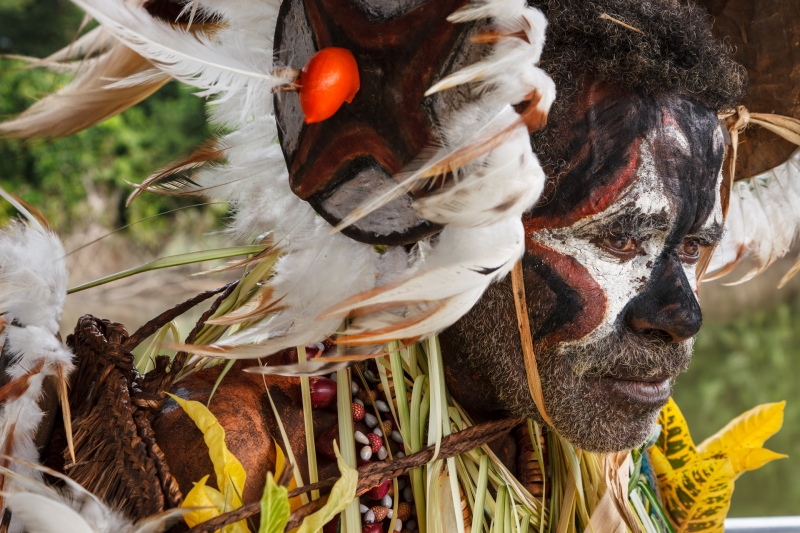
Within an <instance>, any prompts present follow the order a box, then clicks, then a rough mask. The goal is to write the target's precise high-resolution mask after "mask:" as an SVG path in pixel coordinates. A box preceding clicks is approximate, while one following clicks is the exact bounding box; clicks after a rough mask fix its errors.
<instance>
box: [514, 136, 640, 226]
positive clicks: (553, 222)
mask: <svg viewBox="0 0 800 533" xmlns="http://www.w3.org/2000/svg"><path fill="white" fill-rule="evenodd" d="M641 144H642V140H641V139H637V140H636V142H634V143H633V145H631V147H630V150H629V153H628V163H627V164H626V165H625V166H624V167H622V168H621V169H620V170H619V171H618V172H617V173H616V175H615V176H614V179H612V180H611V182H610V183H609V184H607V185H604V186H598V187H596V188H595V189H594V190H593V191H592V192H591V193H590V194H589V196H588V197H587V198H586V199H585V200H584V201H583V202H581V203H580V204H578V205H577V206H576V207H575V209H572V210H571V211H569V212H568V213H565V214H563V215H562V216H552V213H548V214H547V215H546V216H541V217H531V218H526V219H523V223H524V224H525V230H526V232H531V231H537V230H541V229H555V228H566V227H568V226H571V225H573V224H575V223H576V222H578V221H579V220H582V219H584V218H588V217H591V216H594V215H596V214H598V213H602V212H603V211H605V210H606V209H608V208H609V207H611V205H613V204H614V202H616V201H617V200H618V199H619V197H620V196H621V195H622V194H623V193H624V192H625V191H626V190H627V189H628V188H629V187H630V186H631V185H632V184H633V183H634V181H635V180H636V169H637V167H638V166H639V147H640V146H641ZM589 157H591V156H589ZM534 212H535V211H534Z"/></svg>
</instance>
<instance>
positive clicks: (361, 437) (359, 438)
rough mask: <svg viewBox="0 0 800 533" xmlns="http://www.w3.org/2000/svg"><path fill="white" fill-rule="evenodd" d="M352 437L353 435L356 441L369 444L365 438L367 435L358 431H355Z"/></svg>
mask: <svg viewBox="0 0 800 533" xmlns="http://www.w3.org/2000/svg"><path fill="white" fill-rule="evenodd" d="M353 437H355V439H356V442H360V443H361V444H369V439H368V438H367V436H366V435H364V434H363V433H361V432H360V431H356V432H355V433H354V434H353Z"/></svg>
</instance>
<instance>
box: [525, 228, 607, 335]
mask: <svg viewBox="0 0 800 533" xmlns="http://www.w3.org/2000/svg"><path fill="white" fill-rule="evenodd" d="M526 251H527V254H526V257H525V260H524V265H525V270H526V278H530V277H531V276H534V277H536V278H538V279H539V280H540V285H543V286H544V287H546V291H545V292H547V293H549V294H555V295H557V298H554V299H551V300H550V302H548V304H547V305H546V307H543V306H542V302H541V300H539V298H538V294H536V293H532V292H531V291H527V300H528V307H529V309H530V313H531V315H532V317H531V318H532V322H533V323H532V327H533V335H534V340H535V342H536V348H537V350H546V349H548V348H550V347H552V346H553V345H555V344H558V343H562V342H570V341H576V340H579V339H582V338H584V337H586V336H587V335H589V334H590V333H592V332H593V331H595V330H596V329H597V328H598V327H599V326H600V325H601V324H602V323H603V320H604V318H605V315H606V306H607V297H606V293H605V290H604V289H603V287H602V286H601V285H600V284H599V283H598V282H597V280H596V279H595V278H594V277H593V276H592V275H591V274H590V272H589V270H587V268H586V267H585V266H584V265H583V264H581V263H580V262H579V261H578V260H577V259H576V258H575V257H573V256H572V255H570V254H564V253H560V252H559V251H557V250H554V249H552V248H550V247H548V246H544V245H542V244H540V243H538V242H536V241H534V240H533V239H531V238H528V239H527V240H526ZM526 288H527V287H526ZM537 292H539V293H541V292H543V291H542V290H539V291H537Z"/></svg>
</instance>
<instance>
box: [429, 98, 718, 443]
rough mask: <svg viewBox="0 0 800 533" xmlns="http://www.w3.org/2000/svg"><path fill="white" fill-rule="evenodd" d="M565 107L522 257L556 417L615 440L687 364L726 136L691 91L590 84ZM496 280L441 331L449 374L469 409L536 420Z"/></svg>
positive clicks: (641, 425) (565, 427)
mask: <svg viewBox="0 0 800 533" xmlns="http://www.w3.org/2000/svg"><path fill="white" fill-rule="evenodd" d="M575 108H576V115H575V120H574V121H573V123H572V124H571V125H569V126H568V127H567V128H564V130H565V131H563V132H562V133H563V134H564V137H565V138H566V139H567V141H566V142H564V149H563V152H562V154H561V158H562V159H563V160H565V161H567V164H566V165H565V167H564V168H565V170H564V171H563V173H562V174H561V175H560V176H559V177H558V178H557V179H556V180H554V181H553V183H552V184H551V187H550V188H549V190H548V191H546V193H545V198H544V200H542V202H540V204H539V205H538V206H537V207H536V208H535V209H534V210H533V211H532V213H531V214H530V215H529V216H528V217H527V219H526V221H525V225H526V234H527V241H526V251H527V253H526V256H525V258H524V260H523V267H524V268H523V270H524V272H525V283H526V292H527V300H528V307H529V314H530V321H531V326H532V330H533V331H532V333H533V337H534V348H535V351H536V353H537V359H538V361H539V369H540V373H541V374H542V387H543V391H544V395H545V402H546V405H547V409H548V413H549V415H550V417H551V418H552V419H553V421H554V423H555V426H556V429H557V430H558V431H559V432H560V433H561V434H562V435H564V436H565V437H567V438H568V439H570V440H571V441H572V442H573V443H574V444H575V445H577V446H579V447H581V448H584V449H588V450H594V451H614V450H619V449H624V448H630V447H633V446H635V445H637V444H639V443H641V442H642V441H644V440H645V439H646V438H647V436H648V435H649V433H650V431H651V429H652V425H653V423H654V421H655V418H656V416H657V414H658V411H659V410H660V409H661V407H662V406H663V405H664V404H665V403H666V401H667V399H668V398H669V395H670V393H671V385H672V382H673V381H674V379H675V378H676V376H677V375H678V374H679V373H680V372H682V371H684V370H686V368H687V367H688V364H689V360H690V358H691V345H692V342H693V341H692V339H693V337H694V335H695V334H696V333H697V331H698V330H699V328H700V325H701V324H702V313H701V311H700V306H699V302H698V300H697V281H696V278H695V268H696V263H697V261H698V259H699V257H700V254H701V252H702V251H703V249H704V248H707V247H709V246H711V245H713V244H714V243H715V242H717V241H718V240H719V238H720V233H721V228H722V213H721V209H720V200H719V184H720V180H721V166H722V159H723V156H724V144H723V136H722V133H721V129H720V126H719V122H718V120H717V118H716V114H715V113H714V112H713V111H712V110H710V109H708V108H706V107H705V106H703V105H702V104H700V103H698V102H696V101H693V100H691V99H689V98H683V97H678V96H671V97H664V98H659V99H653V98H648V97H643V96H639V95H635V94H632V93H631V94H628V95H625V94H620V91H619V90H614V89H612V88H610V87H608V86H603V85H600V84H589V85H588V86H587V88H586V89H585V90H584V92H583V94H582V95H581V97H580V98H579V99H578V101H577V102H576V105H575ZM507 285H508V284H506V286H502V285H501V286H499V287H495V288H492V289H490V290H489V291H487V293H486V295H485V296H484V298H483V299H482V301H481V302H480V303H479V304H478V305H477V306H476V307H475V308H474V309H473V310H472V311H471V312H470V313H469V314H468V315H467V316H466V317H464V319H462V321H461V322H459V323H458V324H456V325H455V326H453V327H452V328H451V329H449V330H448V331H446V332H444V333H443V334H442V343H443V350H444V354H445V359H446V361H445V364H446V366H447V370H448V374H449V378H450V381H449V383H450V385H451V388H452V389H453V394H454V395H455V396H456V398H457V399H459V400H461V401H463V402H465V403H467V404H468V408H469V409H470V410H471V411H472V412H473V413H476V414H478V416H479V417H486V418H488V417H492V416H498V415H499V413H497V411H511V412H514V413H517V414H521V415H528V416H535V417H537V418H539V419H540V420H541V417H539V416H538V412H537V411H536V409H535V407H534V405H533V403H532V401H531V400H530V397H529V393H528V390H527V382H526V379H525V373H524V372H525V371H524V365H523V362H522V355H521V348H520V344H519V340H518V335H517V333H516V331H515V330H512V327H511V325H514V323H515V320H516V319H515V315H514V306H513V300H512V299H511V295H510V291H509V289H508V286H507ZM465 363H466V366H467V367H468V368H469V370H468V371H465V370H464V366H465ZM464 374H467V375H468V379H464ZM475 387H478V388H479V390H480V391H481V392H480V394H475V390H476V388H475ZM475 398H481V399H482V401H474V399H475Z"/></svg>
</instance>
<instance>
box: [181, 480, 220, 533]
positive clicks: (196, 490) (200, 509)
mask: <svg viewBox="0 0 800 533" xmlns="http://www.w3.org/2000/svg"><path fill="white" fill-rule="evenodd" d="M206 481H208V476H205V477H204V478H203V479H201V480H200V481H198V482H197V483H195V484H194V487H193V488H192V490H190V491H189V494H187V495H186V498H184V499H183V504H182V505H181V507H187V508H188V507H195V508H196V509H195V510H194V511H192V512H191V513H188V514H185V515H183V519H184V520H185V521H186V525H187V526H189V527H194V526H196V525H197V524H200V523H202V522H205V521H206V520H211V519H212V518H214V517H217V516H219V510H218V509H217V506H216V505H215V504H214V501H213V500H212V496H210V495H209V491H210V490H214V489H210V488H209V487H207V486H206Z"/></svg>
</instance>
